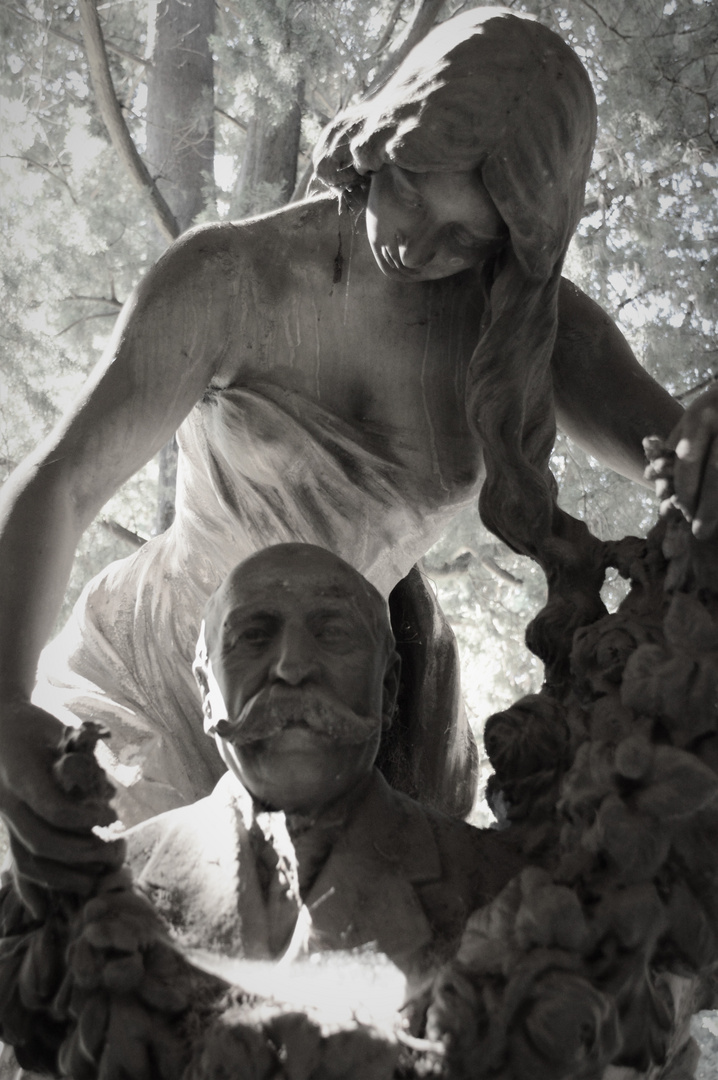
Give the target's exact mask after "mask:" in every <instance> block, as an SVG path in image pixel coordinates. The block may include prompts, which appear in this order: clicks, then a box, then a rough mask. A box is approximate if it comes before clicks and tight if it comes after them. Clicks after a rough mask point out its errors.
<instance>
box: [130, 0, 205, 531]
mask: <svg viewBox="0 0 718 1080" xmlns="http://www.w3.org/2000/svg"><path fill="white" fill-rule="evenodd" d="M213 32H214V2H213V0H153V2H152V3H151V4H150V11H149V24H148V35H147V38H148V52H149V53H150V66H149V70H148V75H147V154H146V157H147V160H148V162H149V164H150V168H151V170H152V172H153V174H154V175H155V176H156V178H157V186H158V188H159V189H160V191H161V192H162V194H163V195H164V197H165V199H166V200H167V203H168V204H169V206H170V207H171V209H172V212H173V213H174V215H175V218H176V219H177V224H178V225H179V229H180V232H184V231H185V229H188V228H189V227H190V226H191V225H192V223H193V221H194V220H195V218H196V217H197V215H198V214H199V213H201V211H202V210H203V209H204V207H205V203H206V201H207V193H208V192H211V190H212V184H213V170H214V72H213V65H212V51H211V49H210V44H209V37H210V35H211V34H212V33H213ZM176 475H177V444H176V442H175V440H174V439H172V440H171V441H170V442H169V443H168V444H167V445H166V446H165V447H164V448H163V449H162V451H161V452H160V455H159V485H158V498H157V502H158V505H157V521H156V527H155V531H156V532H157V533H160V532H163V531H164V530H165V529H166V528H167V527H168V526H169V525H170V524H171V523H172V521H173V519H174V501H175V480H176Z"/></svg>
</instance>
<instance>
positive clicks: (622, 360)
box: [552, 278, 683, 482]
mask: <svg viewBox="0 0 718 1080" xmlns="http://www.w3.org/2000/svg"><path fill="white" fill-rule="evenodd" d="M552 369H553V380H554V395H555V403H556V419H557V423H558V425H559V427H560V428H561V429H562V430H563V431H565V432H566V434H567V435H569V436H570V437H571V438H572V439H575V441H576V442H577V443H578V444H579V446H581V447H582V448H583V449H584V450H586V451H588V453H590V454H593V455H594V457H597V458H598V459H599V460H600V461H602V462H604V463H605V464H606V465H609V466H610V467H611V468H612V469H615V470H616V472H619V473H621V474H622V475H623V476H627V477H629V478H630V479H631V480H638V481H639V482H643V473H644V470H645V467H646V459H645V456H644V453H643V445H642V440H643V438H644V437H645V436H646V435H647V434H650V435H657V436H659V437H660V438H663V439H666V438H668V436H669V435H670V433H671V431H672V430H673V429H674V427H675V426H676V424H677V423H678V422H679V421H680V419H681V417H682V415H683V409H682V407H681V406H680V405H679V404H678V402H677V401H675V400H674V399H673V398H672V397H671V396H670V394H668V393H667V392H666V391H665V390H664V389H663V387H661V386H659V385H658V383H657V382H656V381H655V379H652V378H651V376H650V375H649V374H648V372H647V371H646V370H645V369H644V368H642V367H641V365H640V364H639V363H638V361H637V360H636V357H635V356H634V355H633V352H632V350H631V348H630V346H629V344H628V342H627V341H626V339H625V338H624V336H623V334H622V333H621V331H620V330H619V329H618V327H617V326H616V324H615V323H614V321H613V320H612V319H611V318H610V317H609V316H608V315H607V314H606V312H605V311H604V310H603V309H602V308H601V307H599V305H598V304H596V303H595V302H594V301H593V300H590V299H589V297H588V296H586V294H585V293H583V292H581V290H580V289H578V288H577V287H576V286H575V285H573V284H572V283H571V282H570V281H567V280H566V279H565V278H564V279H563V280H562V282H561V289H560V291H559V323H558V334H557V337H556V344H555V346H554V352H553V357H552Z"/></svg>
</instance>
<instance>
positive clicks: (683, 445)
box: [646, 386, 718, 540]
mask: <svg viewBox="0 0 718 1080" xmlns="http://www.w3.org/2000/svg"><path fill="white" fill-rule="evenodd" d="M668 447H669V448H670V449H673V450H675V458H674V460H673V461H672V462H671V463H670V468H669V473H670V474H672V475H670V477H669V478H666V477H665V473H663V474H662V473H661V469H660V464H661V462H660V460H659V462H657V463H656V464H657V465H659V468H658V469H656V468H655V467H654V465H651V466H649V468H648V470H647V473H646V476H647V477H648V478H649V479H658V481H659V483H658V485H657V490H658V494H659V495H660V496H662V497H663V498H666V499H669V500H670V503H671V504H672V505H674V506H677V507H678V508H679V510H681V511H682V512H683V514H684V515H685V517H686V518H687V520H688V521H690V522H691V525H692V531H693V535H694V536H695V537H696V538H697V539H698V540H707V539H710V538H711V537H713V536H715V535H716V534H717V533H718V386H716V387H711V389H710V390H707V391H706V392H705V393H704V394H701V396H700V397H699V398H698V399H697V400H696V401H694V402H693V404H692V405H691V406H690V407H689V408H688V409H686V411H685V413H684V414H683V416H682V417H681V419H680V421H679V423H678V424H677V425H676V427H675V428H674V429H673V431H672V432H671V435H670V438H669V440H668Z"/></svg>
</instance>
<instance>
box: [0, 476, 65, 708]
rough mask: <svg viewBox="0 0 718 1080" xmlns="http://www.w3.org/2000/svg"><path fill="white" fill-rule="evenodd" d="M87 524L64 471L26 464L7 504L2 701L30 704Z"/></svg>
mask: <svg viewBox="0 0 718 1080" xmlns="http://www.w3.org/2000/svg"><path fill="white" fill-rule="evenodd" d="M84 526H85V522H84V520H83V519H82V517H81V516H80V515H79V514H78V513H77V509H76V507H75V506H74V503H73V499H72V497H71V493H70V486H69V484H68V482H67V480H66V477H65V476H64V474H63V471H62V469H60V468H59V467H58V465H57V464H56V463H53V462H52V461H45V462H43V463H41V464H32V465H31V464H30V463H29V462H28V463H26V464H25V465H24V466H21V467H20V469H18V470H17V473H16V474H14V476H13V477H11V478H10V480H9V481H8V482H7V484H6V486H5V489H4V490H3V492H2V495H1V496H0V694H1V695H2V697H3V698H4V699H5V700H8V699H9V698H15V697H18V696H20V697H25V698H27V697H29V696H30V694H31V692H32V687H33V684H34V680H35V670H36V667H37V661H38V657H39V655H40V651H41V649H42V648H43V646H44V644H45V642H46V641H47V639H48V637H49V636H50V633H51V632H52V628H53V625H54V622H55V619H56V618H57V614H58V612H59V610H60V605H61V603H62V597H63V593H64V590H65V587H66V585H67V581H68V578H69V576H70V570H71V568H72V560H73V557H74V554H75V548H76V546H77V543H78V540H79V538H80V536H81V534H82V531H83V528H84Z"/></svg>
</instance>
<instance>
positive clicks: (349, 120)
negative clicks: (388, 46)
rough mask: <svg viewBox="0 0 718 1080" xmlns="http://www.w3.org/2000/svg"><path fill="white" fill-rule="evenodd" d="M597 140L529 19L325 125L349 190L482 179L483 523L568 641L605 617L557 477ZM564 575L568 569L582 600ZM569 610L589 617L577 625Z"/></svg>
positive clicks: (501, 26)
mask: <svg viewBox="0 0 718 1080" xmlns="http://www.w3.org/2000/svg"><path fill="white" fill-rule="evenodd" d="M595 134H596V104H595V98H594V94H593V90H592V88H591V84H590V82H589V79H588V75H587V73H586V71H585V69H584V67H583V65H582V64H581V62H580V60H579V59H578V57H577V56H576V54H575V53H574V52H573V50H572V49H570V48H569V46H568V45H567V44H566V43H565V42H564V41H562V40H561V38H560V37H558V35H557V34H555V33H553V31H551V30H549V29H548V28H547V27H545V26H542V25H541V24H540V23H538V22H536V21H535V20H534V19H533V18H531V17H530V16H523V15H516V14H513V13H511V12H509V11H507V10H506V9H503V8H478V9H474V10H472V11H469V12H466V13H464V14H462V15H459V16H457V17H455V18H453V19H449V20H447V22H445V23H442V24H440V25H439V26H438V27H436V28H435V29H434V30H433V31H432V32H431V33H430V34H429V35H427V37H426V38H425V39H424V40H423V41H422V42H421V43H420V44H419V45H418V46H417V47H416V48H415V49H413V50H412V52H411V53H410V54H409V55H408V56H407V58H406V59H405V60H404V61H403V63H402V64H401V66H400V67H399V68H398V70H397V71H396V73H395V74H394V75H393V76H392V78H391V79H390V80H389V81H388V82H387V83H386V84H385V86H383V87H382V88H381V89H380V90H379V91H378V92H377V93H376V94H375V95H373V96H371V97H369V98H367V99H366V100H364V101H362V102H360V103H359V104H358V105H356V106H353V107H352V108H350V109H348V110H347V111H346V112H344V113H342V114H341V115H340V116H338V117H337V118H336V119H335V120H334V121H333V122H332V124H330V125H329V127H328V128H327V129H326V130H325V132H324V133H323V136H322V139H321V141H320V143H319V145H318V147H317V149H316V151H315V156H314V161H315V178H316V180H318V181H319V183H320V184H321V185H324V187H325V188H326V187H330V188H332V189H335V190H340V191H341V190H346V189H351V188H353V187H356V186H357V185H362V184H364V185H365V184H366V182H367V179H366V178H367V177H368V176H369V175H370V174H371V173H373V172H376V171H378V170H379V169H380V168H381V167H382V165H384V164H385V163H387V162H391V163H393V164H396V165H398V166H400V167H402V168H405V169H407V170H410V171H414V172H449V171H463V170H470V169H471V170H473V169H475V170H477V172H478V173H479V175H480V176H481V179H482V180H483V182H484V184H485V186H486V189H487V190H488V192H489V195H490V196H491V198H492V199H493V201H494V203H495V205H496V207H497V209H498V211H499V213H500V215H501V217H502V218H503V221H504V223H505V225H506V228H507V230H508V243H507V244H506V246H505V248H504V249H503V251H502V252H501V254H500V255H499V257H498V258H497V260H496V261H495V262H494V263H492V265H491V266H487V267H486V268H485V291H486V293H487V303H486V309H485V315H484V319H483V322H482V328H481V335H480V338H479V341H478V342H477V344H476V348H475V350H474V352H473V355H472V357H471V360H470V363H469V368H468V374H467V382H466V409H467V415H468V420H469V424H470V427H471V428H472V430H473V431H474V433H475V434H476V436H477V438H478V439H479V441H480V443H481V445H482V449H483V452H484V459H485V464H486V472H487V476H486V482H485V484H484V487H483V489H482V492H481V497H480V500H479V511H480V513H481V517H482V520H483V521H484V523H485V525H486V526H487V527H488V528H489V529H491V531H492V532H493V533H495V534H496V535H497V536H499V537H500V538H501V539H502V540H504V541H505V542H506V543H507V544H508V545H509V546H510V547H511V548H513V549H514V550H516V551H519V552H522V553H524V554H527V555H530V556H532V557H533V558H535V559H537V561H538V562H540V563H541V565H542V566H543V567H544V570H545V571H546V573H547V576H548V579H549V586H550V587H551V585H552V582H553V583H554V584H555V585H558V586H559V587H558V589H554V594H555V595H554V597H553V601H552V600H551V599H550V601H549V605H548V608H551V606H552V603H553V611H552V613H551V615H550V616H549V621H551V622H553V623H554V625H555V626H558V624H559V623H562V624H563V628H564V630H565V625H566V623H565V620H566V618H567V616H568V617H569V619H570V621H571V622H572V623H574V624H575V623H577V622H580V621H586V617H587V616H588V617H591V615H590V614H589V612H590V611H591V609H595V610H593V615H592V617H595V615H596V614H598V610H599V609H597V608H596V605H595V603H594V601H593V600H591V601H589V600H588V597H587V596H584V597H583V598H579V597H578V596H577V595H576V587H575V586H576V581H577V578H578V577H580V575H577V573H576V571H577V569H578V567H577V565H576V564H577V555H578V552H577V551H576V545H577V543H578V545H579V546H581V544H583V546H584V547H586V546H588V548H591V544H590V543H588V545H587V539H588V536H587V532H586V530H585V529H584V527H583V526H582V525H581V523H579V522H577V521H575V519H573V518H570V517H569V516H568V515H567V514H565V513H564V512H563V511H561V510H559V509H558V507H557V506H556V501H555V497H556V483H555V480H554V478H553V476H552V474H551V472H550V469H549V457H550V454H551V450H552V447H553V443H554V439H555V434H556V423H555V416H554V405H553V388H552V379H551V368H550V361H551V354H552V351H553V346H554V341H555V337H556V329H557V323H558V313H557V303H558V289H559V283H560V279H561V267H562V264H563V260H564V257H565V255H566V249H567V247H568V244H569V241H570V239H571V236H572V234H573V232H574V229H575V228H576V225H577V223H578V221H579V218H580V215H581V211H582V207H583V200H584V186H585V183H586V178H587V175H588V169H589V165H590V161H591V155H592V150H593V145H594V140H595ZM316 188H317V184H316V182H315V184H314V189H315V190H316ZM482 299H483V298H482ZM592 550H593V549H592ZM594 555H595V552H594ZM581 561H583V560H582V559H581V557H580V555H579V556H578V562H581ZM594 561H595V558H594ZM562 567H563V568H564V569H567V568H568V567H571V569H570V571H569V577H570V579H571V581H572V585H571V590H572V592H573V594H574V595H573V598H572V600H571V601H568V599H567V590H566V588H565V584H564V587H563V588H562V587H561V586H560V581H561V579H563V580H564V583H565V578H566V574H565V573H562ZM595 576H596V575H595V574H594V578H595ZM578 591H579V592H583V591H584V590H583V589H582V588H581V586H580V584H579V585H578ZM557 593H563V596H562V599H560V598H559V595H557ZM592 593H593V594H595V589H593V590H592ZM567 603H570V604H571V605H572V607H573V608H574V609H576V608H577V607H578V608H582V609H583V611H582V613H578V612H576V611H574V614H573V616H570V615H569V612H568V611H567V610H565V608H566V604H567ZM557 605H558V606H562V607H563V608H564V610H563V611H558V610H557ZM548 608H547V609H545V612H544V615H548ZM546 633H547V631H546V618H544V622H543V627H542V629H538V628H537V629H536V631H535V632H534V633H533V635H532V637H533V640H532V641H531V647H532V648H534V650H535V651H537V652H538V653H539V655H542V656H543V658H544V659H547V660H550V659H551V655H550V654H551V653H552V652H553V647H552V645H551V643H550V641H549V640H548V639H546V640H544V641H542V640H541V638H542V636H543V637H544V638H546ZM552 636H553V635H552V634H550V633H549V634H548V637H552Z"/></svg>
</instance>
